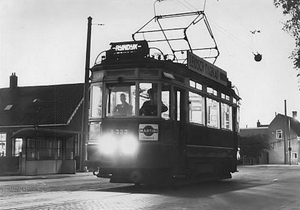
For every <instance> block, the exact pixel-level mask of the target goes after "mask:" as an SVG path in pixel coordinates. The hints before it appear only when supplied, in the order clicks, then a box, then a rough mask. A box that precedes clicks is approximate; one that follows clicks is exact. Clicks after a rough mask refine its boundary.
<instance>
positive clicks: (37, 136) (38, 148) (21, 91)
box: [0, 74, 83, 175]
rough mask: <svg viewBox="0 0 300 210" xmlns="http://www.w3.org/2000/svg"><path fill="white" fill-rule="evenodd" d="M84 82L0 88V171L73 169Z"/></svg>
mask: <svg viewBox="0 0 300 210" xmlns="http://www.w3.org/2000/svg"><path fill="white" fill-rule="evenodd" d="M82 101H83V84H64V85H49V86H28V87H19V86H18V77H17V76H16V75H15V74H12V75H11V76H10V87H9V88H1V89H0V156H1V157H0V166H1V167H0V174H1V173H2V174H5V173H7V172H12V171H13V172H15V173H19V174H21V175H39V174H52V173H75V172H76V168H77V169H78V167H79V166H78V161H77V166H76V160H79V150H80V147H79V145H80V137H81V135H80V134H81V126H82V125H81V121H82Z"/></svg>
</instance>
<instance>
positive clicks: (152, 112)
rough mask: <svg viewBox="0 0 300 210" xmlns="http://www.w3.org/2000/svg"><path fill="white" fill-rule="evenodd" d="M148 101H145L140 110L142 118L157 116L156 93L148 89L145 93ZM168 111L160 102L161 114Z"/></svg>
mask: <svg viewBox="0 0 300 210" xmlns="http://www.w3.org/2000/svg"><path fill="white" fill-rule="evenodd" d="M147 93H148V96H149V99H150V100H148V101H145V102H144V104H143V106H142V107H141V108H140V115H142V116H157V103H158V101H157V91H156V90H155V89H152V88H151V89H149V90H148V91H147ZM166 111H168V107H167V106H166V105H164V104H163V102H161V112H166Z"/></svg>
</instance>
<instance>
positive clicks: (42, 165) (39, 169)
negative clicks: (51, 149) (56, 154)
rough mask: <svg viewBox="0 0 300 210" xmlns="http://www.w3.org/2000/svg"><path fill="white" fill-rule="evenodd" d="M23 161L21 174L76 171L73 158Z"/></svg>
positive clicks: (72, 172)
mask: <svg viewBox="0 0 300 210" xmlns="http://www.w3.org/2000/svg"><path fill="white" fill-rule="evenodd" d="M24 161H25V162H23V164H22V175H44V174H59V173H71V174H75V173H76V161H75V160H64V161H63V160H30V161H26V160H24Z"/></svg>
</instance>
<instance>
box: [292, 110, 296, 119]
mask: <svg viewBox="0 0 300 210" xmlns="http://www.w3.org/2000/svg"><path fill="white" fill-rule="evenodd" d="M292 115H293V118H294V119H296V118H297V111H292Z"/></svg>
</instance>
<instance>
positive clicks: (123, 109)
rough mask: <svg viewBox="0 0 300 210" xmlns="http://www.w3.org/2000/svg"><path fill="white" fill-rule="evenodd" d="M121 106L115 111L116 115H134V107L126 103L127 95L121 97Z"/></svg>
mask: <svg viewBox="0 0 300 210" xmlns="http://www.w3.org/2000/svg"><path fill="white" fill-rule="evenodd" d="M120 100H121V104H118V105H117V106H116V107H115V108H114V110H113V113H114V115H124V116H127V115H132V106H131V105H130V104H129V103H127V102H126V95H125V94H124V93H122V94H121V95H120Z"/></svg>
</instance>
